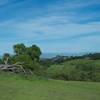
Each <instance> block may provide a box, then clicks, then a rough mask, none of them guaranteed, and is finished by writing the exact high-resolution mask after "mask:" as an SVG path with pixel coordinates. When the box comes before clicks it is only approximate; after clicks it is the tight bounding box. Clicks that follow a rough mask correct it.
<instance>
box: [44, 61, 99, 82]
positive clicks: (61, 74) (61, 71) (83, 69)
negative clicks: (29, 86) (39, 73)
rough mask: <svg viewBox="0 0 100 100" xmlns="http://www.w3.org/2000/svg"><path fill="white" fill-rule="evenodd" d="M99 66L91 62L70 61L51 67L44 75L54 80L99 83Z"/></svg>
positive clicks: (95, 62)
mask: <svg viewBox="0 0 100 100" xmlns="http://www.w3.org/2000/svg"><path fill="white" fill-rule="evenodd" d="M98 62H99V64H100V61H98ZM99 64H98V63H97V61H93V60H72V61H68V62H65V63H62V64H61V65H59V64H58V65H52V66H51V67H49V68H48V69H47V70H46V74H47V76H49V77H51V78H54V79H64V80H80V81H100V65H99Z"/></svg>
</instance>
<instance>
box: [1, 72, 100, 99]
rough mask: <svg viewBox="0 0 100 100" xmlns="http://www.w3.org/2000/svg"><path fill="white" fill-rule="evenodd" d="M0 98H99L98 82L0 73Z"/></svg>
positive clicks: (99, 86) (99, 88) (99, 85)
mask: <svg viewBox="0 0 100 100" xmlns="http://www.w3.org/2000/svg"><path fill="white" fill-rule="evenodd" d="M0 100H100V83H99V82H98V83H96V82H78V81H77V82H73V81H58V80H46V79H39V78H37V77H34V78H33V79H32V80H26V79H25V78H23V77H20V76H17V75H13V74H0Z"/></svg>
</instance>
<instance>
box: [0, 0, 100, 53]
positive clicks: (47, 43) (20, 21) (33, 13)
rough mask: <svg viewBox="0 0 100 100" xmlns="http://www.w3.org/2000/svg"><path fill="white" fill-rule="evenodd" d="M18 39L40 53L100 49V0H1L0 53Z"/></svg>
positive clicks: (9, 51)
mask: <svg viewBox="0 0 100 100" xmlns="http://www.w3.org/2000/svg"><path fill="white" fill-rule="evenodd" d="M17 43H24V44H25V45H27V46H30V45H32V44H36V45H38V46H39V47H40V48H41V50H42V52H43V53H48V52H49V53H50V52H52V53H54V52H56V53H63V52H64V53H81V52H100V0H0V55H1V54H3V53H5V52H6V53H13V49H12V47H13V45H14V44H17Z"/></svg>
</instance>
